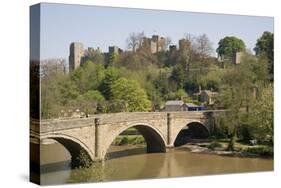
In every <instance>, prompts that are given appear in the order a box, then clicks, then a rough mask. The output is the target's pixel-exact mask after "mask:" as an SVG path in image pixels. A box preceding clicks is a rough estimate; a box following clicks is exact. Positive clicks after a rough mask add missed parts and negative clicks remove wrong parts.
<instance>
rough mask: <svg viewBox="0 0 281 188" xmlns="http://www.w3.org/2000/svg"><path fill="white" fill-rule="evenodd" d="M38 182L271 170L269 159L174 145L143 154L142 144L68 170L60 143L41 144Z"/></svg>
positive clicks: (119, 148)
mask: <svg viewBox="0 0 281 188" xmlns="http://www.w3.org/2000/svg"><path fill="white" fill-rule="evenodd" d="M40 150H41V169H42V170H43V174H42V175H41V183H42V184H45V185H46V184H62V183H72V182H85V181H88V182H92V181H116V180H132V179H144V178H166V177H181V176H197V175H212V174H225V173H243V172H257V171H271V170H273V160H272V159H264V158H240V157H228V156H218V155H211V154H199V153H191V152H189V151H187V150H186V149H184V148H177V149H174V150H172V151H169V152H167V153H149V154H148V153H145V147H144V146H138V147H137V148H136V146H111V148H110V151H109V154H108V156H107V158H108V160H106V161H105V163H104V167H101V166H99V165H97V166H94V167H93V169H83V168H81V169H71V168H70V154H69V153H68V151H67V150H65V149H64V148H63V146H61V145H60V144H58V143H56V144H49V145H41V148H40Z"/></svg>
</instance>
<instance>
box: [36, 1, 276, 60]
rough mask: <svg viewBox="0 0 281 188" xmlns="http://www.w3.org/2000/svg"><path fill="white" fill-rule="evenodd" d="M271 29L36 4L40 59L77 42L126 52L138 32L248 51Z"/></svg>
mask: <svg viewBox="0 0 281 188" xmlns="http://www.w3.org/2000/svg"><path fill="white" fill-rule="evenodd" d="M273 30H274V20H273V18H271V17H258V16H236V15H225V14H206V13H191V12H180V11H159V10H144V9H126V8H110V7H96V6H83V5H65V4H48V3H43V4H41V35H40V38H41V44H40V45H41V46H40V52H41V59H47V58H65V59H66V61H68V54H69V44H70V43H71V42H74V41H76V42H82V43H83V44H84V47H85V48H87V47H94V48H97V47H100V48H101V49H102V51H103V52H107V51H108V46H110V45H117V46H119V47H121V48H123V49H126V39H127V37H128V36H129V33H131V32H141V31H144V33H145V35H146V36H148V37H149V36H151V35H153V34H159V35H160V36H164V37H166V36H169V37H171V39H172V42H173V43H174V44H177V43H178V40H179V39H180V38H182V37H184V34H185V33H190V34H194V35H200V34H203V33H205V34H207V36H208V37H209V39H210V40H211V42H212V44H213V48H214V49H216V48H217V43H218V41H219V40H220V39H221V38H223V37H225V36H236V37H238V38H241V39H242V40H243V41H244V42H245V44H246V46H247V48H250V49H253V48H254V46H255V43H256V40H257V38H258V37H259V36H261V34H262V33H263V31H271V32H273Z"/></svg>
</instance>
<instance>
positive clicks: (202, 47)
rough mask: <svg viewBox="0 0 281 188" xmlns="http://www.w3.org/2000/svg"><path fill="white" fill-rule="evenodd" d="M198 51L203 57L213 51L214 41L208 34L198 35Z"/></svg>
mask: <svg viewBox="0 0 281 188" xmlns="http://www.w3.org/2000/svg"><path fill="white" fill-rule="evenodd" d="M196 51H197V52H198V54H199V55H200V56H201V57H202V58H205V57H206V56H209V55H210V54H211V53H212V52H213V48H212V43H211V41H210V40H209V38H208V36H207V35H206V34H202V35H199V36H198V37H196Z"/></svg>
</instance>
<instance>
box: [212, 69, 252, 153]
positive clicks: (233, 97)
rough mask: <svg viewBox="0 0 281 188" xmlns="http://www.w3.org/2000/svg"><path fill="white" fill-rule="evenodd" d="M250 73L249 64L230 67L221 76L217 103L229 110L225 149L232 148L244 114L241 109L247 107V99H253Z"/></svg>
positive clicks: (226, 117)
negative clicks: (226, 145)
mask: <svg viewBox="0 0 281 188" xmlns="http://www.w3.org/2000/svg"><path fill="white" fill-rule="evenodd" d="M252 88H253V85H252V75H251V71H250V69H249V66H244V67H242V66H240V67H232V68H230V69H228V70H227V71H226V73H225V74H224V76H223V78H222V85H221V87H220V94H219V96H218V98H217V103H219V104H220V105H222V107H223V108H224V109H228V110H229V111H228V112H227V113H226V116H225V119H226V122H228V127H229V130H230V134H229V138H230V141H229V144H228V147H227V150H231V151H233V150H234V145H235V141H236V136H237V131H238V128H239V126H240V125H241V124H242V117H243V116H244V114H243V113H247V111H246V112H245V110H244V111H243V110H242V109H243V108H245V107H247V105H248V104H249V101H250V100H252V99H253V93H252Z"/></svg>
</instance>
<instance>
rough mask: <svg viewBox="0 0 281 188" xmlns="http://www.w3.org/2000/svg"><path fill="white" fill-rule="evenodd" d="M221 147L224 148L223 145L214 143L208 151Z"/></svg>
mask: <svg viewBox="0 0 281 188" xmlns="http://www.w3.org/2000/svg"><path fill="white" fill-rule="evenodd" d="M221 147H222V144H221V143H219V142H212V143H210V145H209V146H208V149H211V150H214V149H215V148H221Z"/></svg>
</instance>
